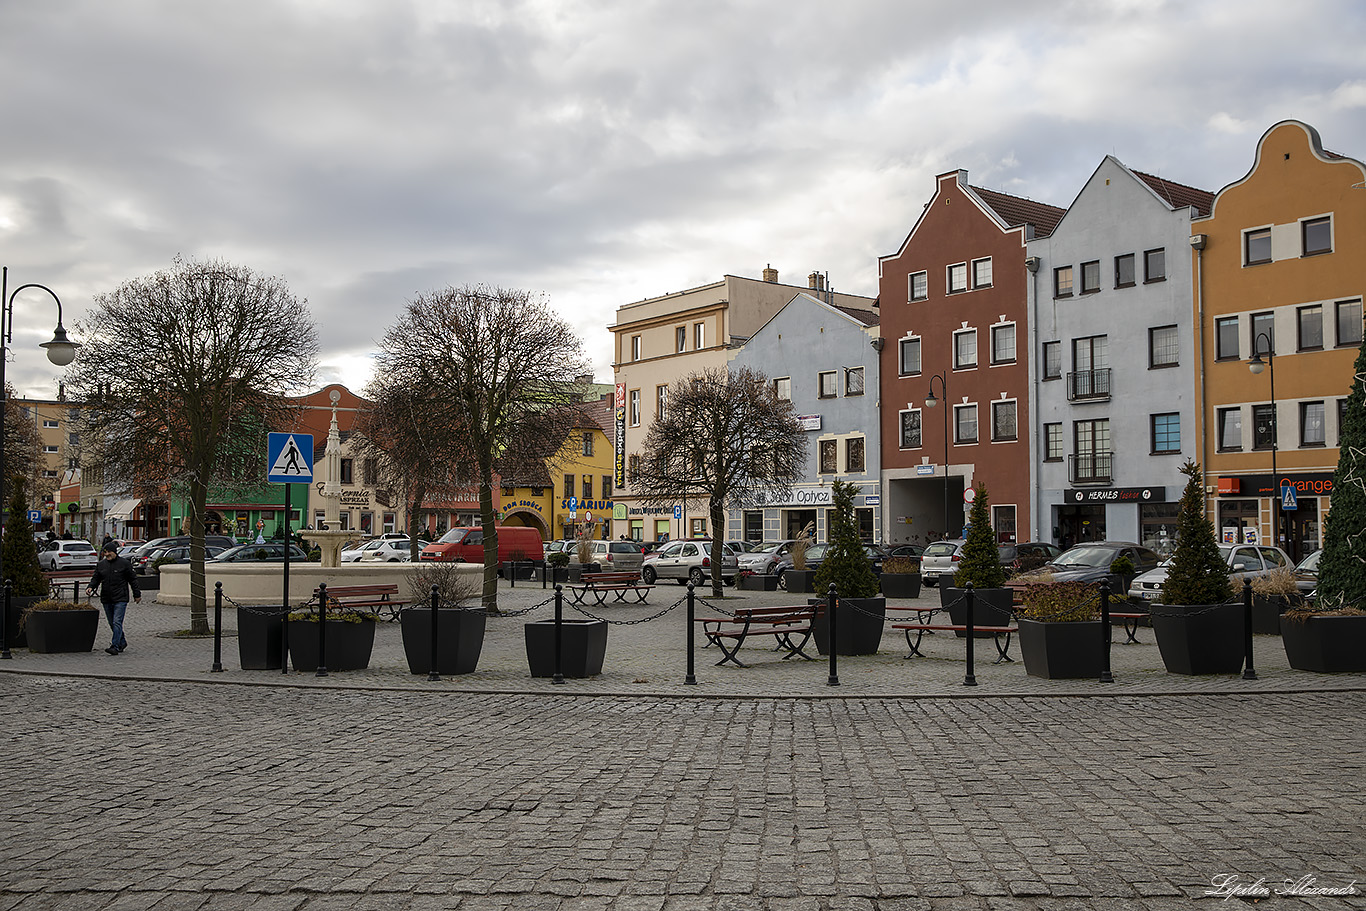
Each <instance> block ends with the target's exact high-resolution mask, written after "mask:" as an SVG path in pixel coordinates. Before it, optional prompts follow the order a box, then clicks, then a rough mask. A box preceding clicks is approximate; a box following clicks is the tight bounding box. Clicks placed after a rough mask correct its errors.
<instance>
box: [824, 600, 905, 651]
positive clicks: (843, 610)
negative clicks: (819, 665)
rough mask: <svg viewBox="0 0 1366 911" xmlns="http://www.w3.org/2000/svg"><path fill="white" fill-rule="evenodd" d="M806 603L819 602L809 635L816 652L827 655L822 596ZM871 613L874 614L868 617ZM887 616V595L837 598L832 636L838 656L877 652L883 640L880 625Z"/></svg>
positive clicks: (826, 620) (827, 644)
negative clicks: (833, 633)
mask: <svg viewBox="0 0 1366 911" xmlns="http://www.w3.org/2000/svg"><path fill="white" fill-rule="evenodd" d="M808 603H810V604H819V605H820V609H819V611H818V612H817V615H816V619H815V621H814V622H813V624H812V627H811V638H812V639H813V640H815V643H816V651H817V652H819V653H820V654H822V655H828V654H830V621H829V620H828V619H826V615H825V603H826V599H824V598H813V599H811V600H810V601H809V602H808ZM869 614H874V615H875V616H869ZM886 619H887V599H886V598H839V599H837V600H836V601H835V625H836V629H835V637H836V639H837V640H838V642H837V644H838V646H839V649H838V651H837V652H836V654H840V655H876V654H877V649H878V646H879V645H880V644H881V643H882V625H883V623H884V622H885V621H886Z"/></svg>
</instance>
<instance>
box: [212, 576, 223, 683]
mask: <svg viewBox="0 0 1366 911" xmlns="http://www.w3.org/2000/svg"><path fill="white" fill-rule="evenodd" d="M209 673H211V674H221V673H223V583H222V582H215V583H214V584H213V667H211V668H209Z"/></svg>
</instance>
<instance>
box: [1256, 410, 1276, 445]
mask: <svg viewBox="0 0 1366 911" xmlns="http://www.w3.org/2000/svg"><path fill="white" fill-rule="evenodd" d="M1275 446H1276V409H1275V407H1274V406H1272V405H1253V406H1252V448H1253V449H1273V448H1275Z"/></svg>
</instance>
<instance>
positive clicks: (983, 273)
mask: <svg viewBox="0 0 1366 911" xmlns="http://www.w3.org/2000/svg"><path fill="white" fill-rule="evenodd" d="M972 287H973V290H976V289H978V288H990V287H991V257H990V256H987V257H984V258H982V259H974V260H973V261H972Z"/></svg>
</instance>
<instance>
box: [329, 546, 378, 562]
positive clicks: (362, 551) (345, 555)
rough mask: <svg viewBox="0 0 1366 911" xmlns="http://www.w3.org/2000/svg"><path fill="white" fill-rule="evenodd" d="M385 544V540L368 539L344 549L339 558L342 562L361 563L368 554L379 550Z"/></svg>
mask: <svg viewBox="0 0 1366 911" xmlns="http://www.w3.org/2000/svg"><path fill="white" fill-rule="evenodd" d="M383 544H384V542H383V541H366V542H364V543H361V544H357V545H356V546H355V547H349V548H347V549H346V550H344V551H342V552H341V555H340V556H339V557H338V559H339V560H340V561H341V562H342V563H359V562H360V561H361V560H362V559H364V557H365V555H366V554H368V553H371V552H373V551H376V550H378V549H379V548H380V547H381V546H383Z"/></svg>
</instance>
